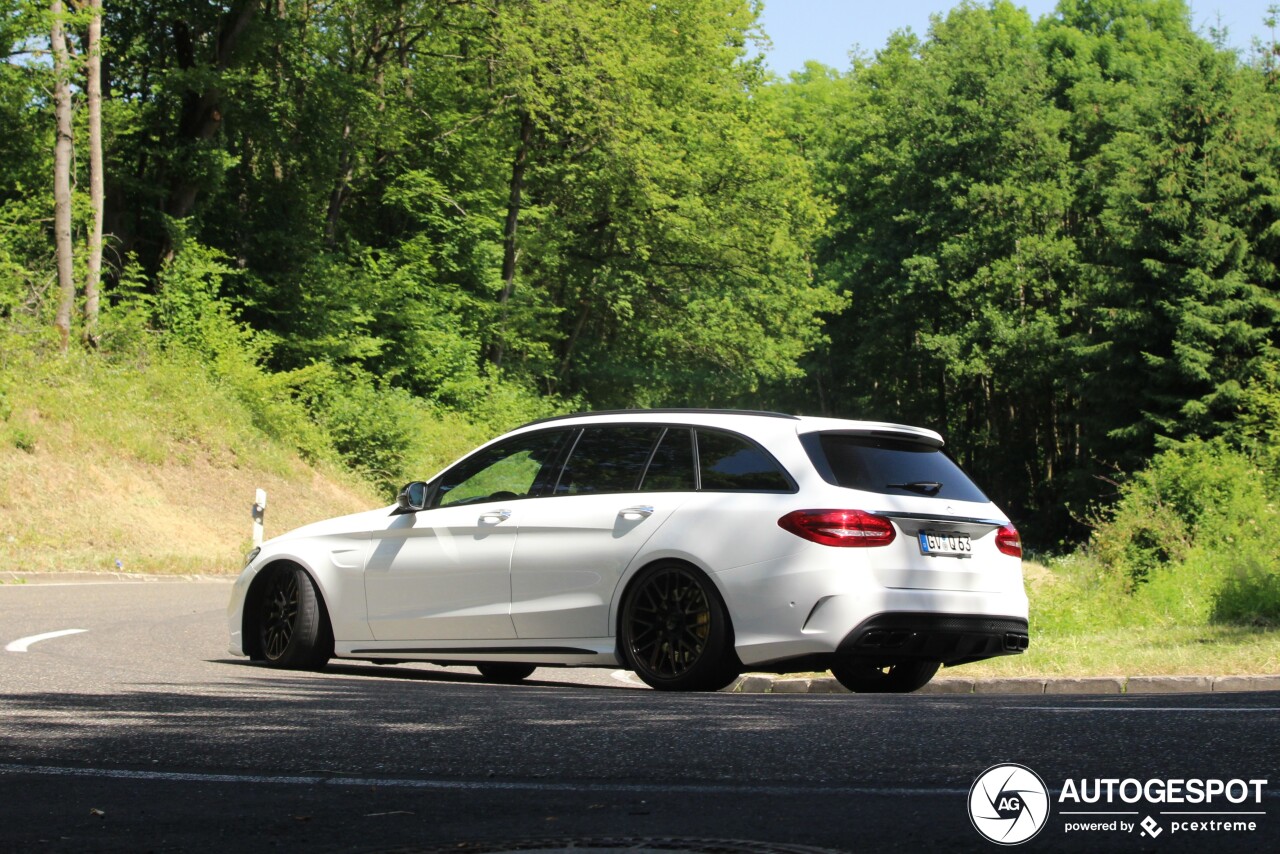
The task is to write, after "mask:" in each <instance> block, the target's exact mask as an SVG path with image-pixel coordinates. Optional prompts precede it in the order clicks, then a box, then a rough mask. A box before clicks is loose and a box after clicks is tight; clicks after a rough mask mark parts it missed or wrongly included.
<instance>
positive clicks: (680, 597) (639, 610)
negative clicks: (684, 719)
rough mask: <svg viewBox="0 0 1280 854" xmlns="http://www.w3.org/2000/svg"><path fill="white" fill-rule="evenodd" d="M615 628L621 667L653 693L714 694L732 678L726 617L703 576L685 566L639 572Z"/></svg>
mask: <svg viewBox="0 0 1280 854" xmlns="http://www.w3.org/2000/svg"><path fill="white" fill-rule="evenodd" d="M619 628H620V638H619V639H620V642H621V646H622V653H623V655H624V656H625V658H626V661H627V664H628V665H629V666H630V667H631V669H632V670H634V671H635V672H636V675H637V676H639V677H640V678H641V679H642V680H644V682H645V683H646V684H647V685H649V686H650V687H652V688H655V689H657V690H659V691H718V690H720V689H721V688H723V687H724V686H726V685H728V684H729V683H730V682H732V681H733V680H734V679H735V678H736V677H737V675H738V670H739V665H738V659H737V656H736V654H735V653H734V650H733V628H732V626H731V625H730V624H729V615H728V613H727V612H726V611H725V608H724V605H723V604H721V602H720V597H719V595H718V594H717V593H716V590H715V588H714V587H713V586H712V584H711V582H710V581H709V580H708V579H707V577H706V576H704V575H703V574H702V573H701V572H699V571H698V570H696V569H694V568H693V567H691V566H688V565H686V564H682V563H674V562H673V563H660V564H655V565H654V566H651V567H648V568H647V569H645V570H643V571H642V572H641V573H640V575H639V577H637V578H636V580H635V583H634V584H633V585H632V586H631V591H630V593H629V594H628V596H627V601H626V602H625V603H624V605H623V608H622V624H621V626H620V627H619Z"/></svg>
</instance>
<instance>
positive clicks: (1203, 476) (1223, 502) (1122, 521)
mask: <svg viewBox="0 0 1280 854" xmlns="http://www.w3.org/2000/svg"><path fill="white" fill-rule="evenodd" d="M1267 485H1268V478H1267V477H1266V473H1265V472H1264V470H1263V469H1262V468H1261V467H1260V466H1259V464H1258V463H1257V462H1256V461H1255V460H1254V459H1253V458H1252V457H1251V456H1249V455H1246V454H1244V453H1241V452H1239V451H1235V450H1232V449H1230V448H1228V447H1227V446H1226V445H1225V444H1224V443H1221V442H1191V443H1187V444H1185V445H1182V446H1180V447H1178V448H1175V449H1172V450H1168V451H1164V452H1162V453H1160V454H1157V455H1156V457H1155V458H1154V459H1153V460H1152V461H1151V463H1150V465H1149V466H1148V467H1147V468H1145V469H1143V470H1142V471H1140V472H1138V473H1137V474H1135V475H1134V476H1133V477H1132V478H1131V479H1130V480H1129V481H1128V482H1127V483H1125V484H1124V485H1123V486H1122V487H1121V490H1120V500H1119V501H1118V502H1117V503H1116V504H1115V506H1114V507H1113V508H1112V509H1111V510H1110V511H1109V512H1108V513H1107V514H1106V515H1105V517H1104V518H1103V519H1102V520H1101V521H1100V522H1099V523H1098V524H1097V525H1096V528H1095V530H1094V533H1093V536H1092V538H1091V541H1090V546H1091V551H1092V553H1093V554H1094V555H1095V556H1096V557H1097V558H1098V559H1099V560H1100V561H1101V563H1102V564H1103V565H1104V566H1106V567H1107V568H1108V569H1110V570H1111V571H1112V572H1115V573H1117V574H1119V575H1122V576H1124V577H1125V578H1127V579H1128V580H1129V582H1130V584H1131V585H1137V584H1141V583H1143V582H1146V581H1150V580H1151V579H1153V578H1154V577H1155V576H1156V575H1157V574H1158V573H1159V572H1160V571H1161V570H1162V569H1163V568H1165V567H1167V566H1170V565H1173V564H1178V563H1182V562H1185V561H1187V560H1188V559H1190V558H1191V557H1192V555H1193V552H1195V551H1196V550H1202V549H1212V550H1218V549H1225V548H1229V547H1232V546H1233V545H1237V544H1240V543H1243V542H1249V541H1252V540H1255V539H1256V538H1257V537H1258V536H1259V535H1261V534H1262V532H1263V531H1264V530H1265V529H1266V526H1267V525H1268V524H1270V523H1272V522H1273V521H1275V516H1276V512H1275V508H1274V507H1273V506H1272V505H1271V504H1270V499H1271V496H1270V495H1269V490H1268V486H1267Z"/></svg>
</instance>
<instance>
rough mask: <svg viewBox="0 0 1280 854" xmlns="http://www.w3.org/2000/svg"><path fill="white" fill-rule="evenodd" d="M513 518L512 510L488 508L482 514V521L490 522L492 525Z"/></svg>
mask: <svg viewBox="0 0 1280 854" xmlns="http://www.w3.org/2000/svg"><path fill="white" fill-rule="evenodd" d="M510 518H511V511H510V510H486V511H485V512H483V513H481V514H480V521H481V522H488V523H489V524H490V525H496V524H498V523H499V522H505V521H507V520H508V519H510Z"/></svg>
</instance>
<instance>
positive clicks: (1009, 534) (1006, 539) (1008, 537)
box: [996, 525, 1022, 557]
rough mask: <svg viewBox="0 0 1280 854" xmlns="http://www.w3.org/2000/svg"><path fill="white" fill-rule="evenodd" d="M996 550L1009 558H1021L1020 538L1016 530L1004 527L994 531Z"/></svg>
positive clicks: (1010, 526) (1009, 526) (1011, 527)
mask: <svg viewBox="0 0 1280 854" xmlns="http://www.w3.org/2000/svg"><path fill="white" fill-rule="evenodd" d="M996 548H998V549H999V550H1000V551H1001V552H1002V553H1004V554H1007V555H1009V556H1010V557H1022V537H1021V536H1019V534H1018V529H1017V528H1015V527H1013V526H1012V525H1005V526H1004V527H1003V528H1001V529H1000V530H998V531H996Z"/></svg>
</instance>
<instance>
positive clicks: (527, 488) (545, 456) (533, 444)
mask: <svg viewBox="0 0 1280 854" xmlns="http://www.w3.org/2000/svg"><path fill="white" fill-rule="evenodd" d="M571 435H573V431H572V430H550V431H547V432H545V433H533V434H530V435H527V436H517V437H516V438H514V439H510V440H508V441H506V442H503V443H501V444H499V445H494V446H493V447H492V448H488V449H486V450H483V451H480V452H479V453H477V454H473V455H472V456H470V457H468V458H467V459H465V460H463V461H462V462H460V463H458V464H457V465H456V466H454V467H453V468H451V469H450V470H449V471H447V472H445V473H444V476H443V477H441V478H440V484H439V486H438V487H437V488H436V494H435V500H434V502H433V503H432V506H434V507H448V506H450V505H453V504H473V503H476V502H478V501H489V500H493V501H500V500H503V499H508V498H529V497H533V496H537V495H546V494H547V493H549V492H550V491H551V486H552V484H553V483H554V482H555V473H556V470H557V466H556V463H557V462H558V461H559V459H560V452H561V450H562V448H563V446H564V443H565V439H567V438H568V437H569V436H571Z"/></svg>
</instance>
